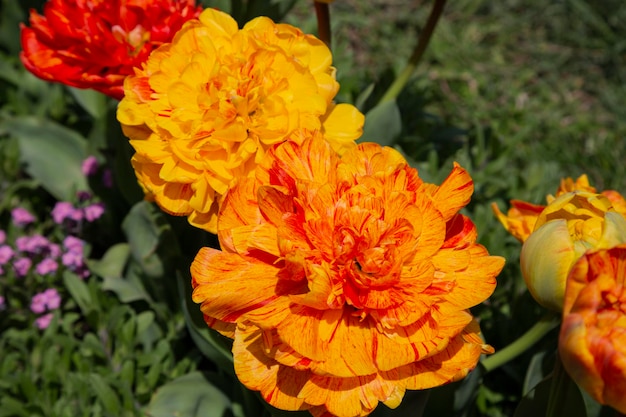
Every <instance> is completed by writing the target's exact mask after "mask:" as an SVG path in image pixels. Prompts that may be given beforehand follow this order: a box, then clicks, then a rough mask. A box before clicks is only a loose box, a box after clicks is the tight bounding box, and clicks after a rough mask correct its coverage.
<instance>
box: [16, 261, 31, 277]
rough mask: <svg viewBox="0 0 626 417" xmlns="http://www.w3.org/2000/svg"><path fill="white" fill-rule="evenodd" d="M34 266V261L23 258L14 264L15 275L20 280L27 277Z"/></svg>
mask: <svg viewBox="0 0 626 417" xmlns="http://www.w3.org/2000/svg"><path fill="white" fill-rule="evenodd" d="M32 266H33V261H32V260H31V259H30V258H28V257H21V258H18V259H16V260H15V262H13V269H14V270H15V275H16V276H17V277H19V278H22V277H25V276H26V274H28V271H30V268H31V267H32Z"/></svg>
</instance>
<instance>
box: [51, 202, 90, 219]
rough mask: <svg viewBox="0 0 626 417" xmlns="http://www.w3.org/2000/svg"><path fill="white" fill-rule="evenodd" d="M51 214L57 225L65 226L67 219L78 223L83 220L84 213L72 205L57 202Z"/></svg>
mask: <svg viewBox="0 0 626 417" xmlns="http://www.w3.org/2000/svg"><path fill="white" fill-rule="evenodd" d="M51 214H52V219H53V220H54V222H55V223H56V224H63V222H64V221H65V219H71V220H75V221H77V222H79V221H81V220H82V219H83V212H82V211H81V210H80V209H77V208H74V206H73V205H72V203H69V202H67V201H57V203H56V204H55V206H54V208H53V209H52V213H51Z"/></svg>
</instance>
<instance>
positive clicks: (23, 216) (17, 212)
mask: <svg viewBox="0 0 626 417" xmlns="http://www.w3.org/2000/svg"><path fill="white" fill-rule="evenodd" d="M11 218H12V219H13V223H14V224H15V225H16V226H19V227H24V226H28V225H29V224H31V223H32V222H34V221H35V220H36V219H35V216H33V215H32V214H31V213H30V212H29V211H28V210H26V209H25V208H23V207H16V208H14V209H13V210H11Z"/></svg>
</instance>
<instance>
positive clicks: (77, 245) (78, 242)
mask: <svg viewBox="0 0 626 417" xmlns="http://www.w3.org/2000/svg"><path fill="white" fill-rule="evenodd" d="M63 246H64V247H65V249H67V250H68V251H70V252H79V253H80V254H81V255H82V253H83V247H84V246H85V241H83V240H82V239H79V238H77V237H76V236H72V235H69V236H66V237H65V239H63Z"/></svg>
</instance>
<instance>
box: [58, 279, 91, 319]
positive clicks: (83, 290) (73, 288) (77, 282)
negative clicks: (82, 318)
mask: <svg viewBox="0 0 626 417" xmlns="http://www.w3.org/2000/svg"><path fill="white" fill-rule="evenodd" d="M63 283H64V284H65V287H66V288H67V290H68V291H69V292H70V294H71V296H72V298H73V299H74V301H76V304H78V306H79V307H80V309H81V311H82V312H83V314H84V315H88V314H89V313H90V312H91V311H92V310H93V309H94V300H93V299H92V298H91V294H90V293H89V288H88V287H87V284H85V283H84V282H83V280H82V279H80V277H79V276H78V275H76V274H74V273H73V272H71V271H64V272H63Z"/></svg>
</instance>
